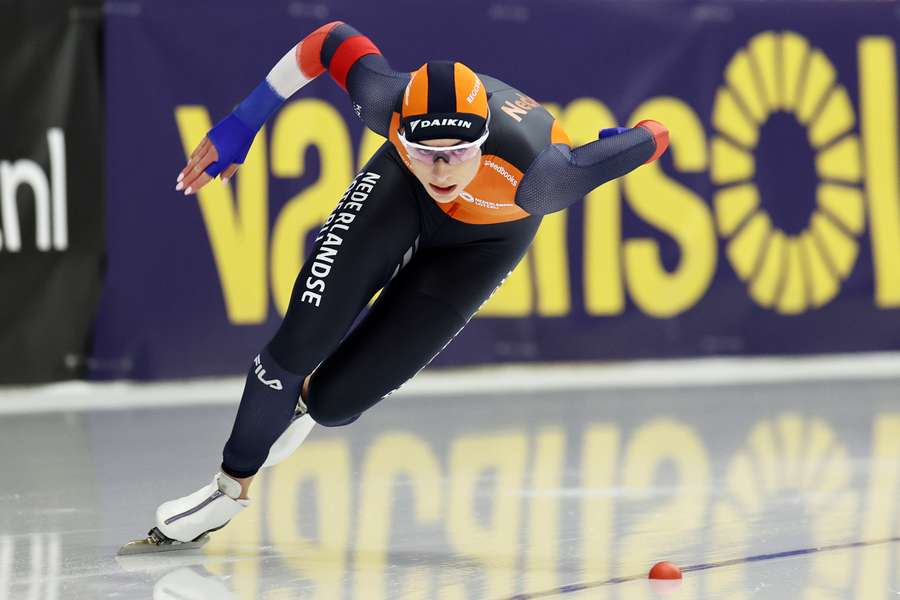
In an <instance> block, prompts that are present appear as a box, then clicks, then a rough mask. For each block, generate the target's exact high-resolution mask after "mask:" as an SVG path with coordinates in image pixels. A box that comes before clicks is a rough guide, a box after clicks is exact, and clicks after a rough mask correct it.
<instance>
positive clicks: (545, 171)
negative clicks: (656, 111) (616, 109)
mask: <svg viewBox="0 0 900 600" xmlns="http://www.w3.org/2000/svg"><path fill="white" fill-rule="evenodd" d="M668 145H669V132H668V130H667V129H666V128H665V126H663V125H662V124H661V123H657V122H656V121H641V122H640V123H638V124H637V125H636V126H635V127H633V128H631V129H624V128H616V129H612V130H606V129H604V130H603V131H602V132H601V135H600V139H599V140H596V141H594V142H591V143H589V144H585V145H584V146H579V147H578V148H572V149H570V148H568V147H567V146H565V145H563V144H553V145H552V146H548V147H547V148H545V149H544V150H543V151H542V152H541V153H540V154H539V155H538V156H537V158H535V159H534V162H533V163H532V164H531V166H530V167H528V170H527V171H526V172H525V176H524V177H523V178H522V183H521V184H520V185H519V189H518V191H517V192H516V204H518V205H519V206H520V207H522V209H523V210H525V212H527V213H529V214H532V215H546V214H549V213H553V212H556V211H559V210H563V209H564V208H568V207H569V206H571V205H572V204H574V203H576V202H578V201H579V200H581V199H582V198H584V197H585V196H586V195H587V194H588V193H589V192H590V191H591V190H593V189H594V188H596V187H599V186H600V185H602V184H604V183H606V182H607V181H610V180H612V179H615V178H617V177H621V176H623V175H625V174H627V173H629V172H631V171H633V170H634V169H636V168H637V167H639V166H641V165H642V164H645V163H648V162H653V161H654V160H656V159H657V158H659V157H660V155H661V154H662V153H663V152H665V150H666V148H667V147H668Z"/></svg>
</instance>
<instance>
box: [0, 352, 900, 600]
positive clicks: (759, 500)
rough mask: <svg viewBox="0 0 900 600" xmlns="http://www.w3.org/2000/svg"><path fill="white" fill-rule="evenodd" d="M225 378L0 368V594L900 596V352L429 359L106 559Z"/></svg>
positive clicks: (187, 447)
mask: <svg viewBox="0 0 900 600" xmlns="http://www.w3.org/2000/svg"><path fill="white" fill-rule="evenodd" d="M240 385H241V383H240V381H238V380H236V379H234V380H224V381H201V382H191V383H185V384H181V383H179V384H166V385H149V386H136V385H125V384H109V385H87V384H81V383H72V384H63V385H58V386H50V387H46V388H36V389H29V390H23V389H2V388H0V452H2V456H3V460H2V462H0V476H2V479H0V481H2V483H3V485H2V487H0V600H8V599H16V600H19V599H23V600H51V599H52V600H55V599H63V598H64V599H70V598H71V599H82V598H83V599H92V600H93V599H98V598H156V599H162V598H165V599H172V600H175V599H179V600H183V599H192V600H196V599H204V600H205V599H216V600H228V599H233V598H234V599H236V598H240V599H248V600H249V599H257V598H261V599H266V600H286V599H288V598H291V599H293V598H318V599H331V598H337V599H346V600H349V599H365V600H380V599H395V598H409V599H414V598H421V599H431V598H436V599H446V600H464V599H466V600H468V599H475V598H478V599H485V600H504V599H506V600H509V599H512V598H519V599H522V600H525V599H531V598H534V599H537V598H563V599H566V598H568V599H572V600H576V599H577V600H580V599H583V598H591V599H595V598H603V599H624V598H627V599H641V598H648V599H649V598H657V597H666V598H672V599H689V598H690V599H699V598H717V599H718V598H727V599H741V598H765V599H767V600H768V599H810V600H812V599H816V600H818V599H830V598H860V599H866V600H868V599H876V598H891V597H897V596H898V595H900V575H898V567H900V552H898V549H900V544H898V542H897V539H898V536H900V393H898V390H900V357H898V356H895V355H894V356H892V355H859V356H853V357H830V358H811V359H783V360H772V359H764V360H706V361H703V360H701V361H687V362H677V363H671V362H670V363H629V364H626V365H612V366H603V367H600V366H578V367H564V368H543V367H527V368H518V369H516V368H496V369H482V370H479V371H474V372H473V371H470V372H453V371H443V372H442V371H436V372H435V373H430V372H426V373H424V374H423V375H421V376H420V377H419V378H418V379H417V380H415V381H414V382H413V383H411V384H410V385H409V386H407V387H406V388H404V389H402V390H401V391H400V392H398V393H397V394H395V395H394V396H392V397H391V398H389V399H388V400H386V401H385V402H383V403H382V404H380V405H379V406H377V407H376V408H374V409H373V410H371V411H370V412H369V413H367V414H366V415H364V416H363V418H361V419H360V420H359V421H358V422H357V423H355V424H353V425H352V426H350V427H346V428H338V429H326V428H317V429H315V430H314V431H313V433H312V435H311V436H310V438H309V440H307V442H306V444H304V446H303V447H302V448H301V449H300V451H298V452H297V453H296V454H295V455H294V456H293V457H291V458H290V459H289V460H288V461H286V462H284V463H282V464H281V465H279V466H277V467H275V468H274V469H270V470H266V471H264V472H262V474H261V476H260V477H259V478H258V481H257V483H256V484H255V486H254V488H253V491H252V493H251V497H252V500H253V504H252V506H251V507H250V509H248V510H246V511H245V512H244V513H242V514H241V515H240V516H239V517H238V518H237V519H235V521H234V522H232V523H231V524H230V525H229V526H228V527H226V528H225V529H223V530H222V531H220V532H217V533H215V534H213V537H212V541H211V542H210V543H209V544H208V545H207V546H206V547H205V548H203V549H202V550H199V551H192V552H172V553H168V554H159V555H149V556H135V557H127V558H116V557H115V552H116V550H117V549H118V547H119V546H120V545H121V544H122V543H124V542H126V541H128V540H129V539H131V538H135V537H141V536H142V535H143V534H145V533H146V531H147V530H148V529H149V528H150V527H151V526H152V525H153V522H152V519H153V513H154V509H155V507H156V505H157V504H158V503H160V502H161V501H163V500H165V499H168V498H171V497H174V496H180V495H183V494H185V493H187V492H189V491H193V490H194V489H196V488H198V487H200V486H201V485H203V484H204V483H206V482H207V481H208V480H209V479H210V478H211V476H212V475H213V473H214V471H215V469H216V467H217V464H218V460H219V458H220V453H221V447H222V444H223V442H224V440H225V439H226V438H227V436H228V433H229V431H230V427H231V421H232V418H233V415H234V411H235V408H236V400H237V397H238V396H239V394H240ZM659 560H669V561H672V562H674V563H676V564H678V565H680V566H681V567H682V568H683V569H684V570H685V573H684V580H683V582H682V583H681V585H680V586H679V587H678V588H677V589H674V590H673V589H669V590H657V589H655V588H654V587H653V586H651V583H650V582H649V581H648V580H647V578H646V573H647V571H648V570H649V568H650V566H651V565H652V564H653V563H655V562H657V561H659Z"/></svg>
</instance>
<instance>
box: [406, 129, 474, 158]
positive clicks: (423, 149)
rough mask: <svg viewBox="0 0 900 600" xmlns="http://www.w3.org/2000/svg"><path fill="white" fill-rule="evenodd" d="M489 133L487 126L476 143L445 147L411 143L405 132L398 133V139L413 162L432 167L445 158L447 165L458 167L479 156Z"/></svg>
mask: <svg viewBox="0 0 900 600" xmlns="http://www.w3.org/2000/svg"><path fill="white" fill-rule="evenodd" d="M488 133H490V132H489V131H488V128H487V126H485V128H484V133H483V134H481V137H480V138H478V139H477V140H475V141H474V142H466V143H464V144H457V145H455V146H443V147H438V146H426V145H424V144H416V143H415V142H409V141H407V140H406V136H404V135H403V131H398V132H397V137H399V138H400V143H401V144H403V147H404V148H406V152H407V154H409V157H410V158H411V159H412V160H415V161H418V162H420V163H425V164H426V165H431V164H434V161H436V160H437V159H439V158H443V159H444V160H446V161H447V164H451V165H458V164H459V163H461V162H465V161H467V160H469V159H470V158H472V157H474V156H475V155H476V154H478V150H479V149H480V148H481V146H482V145H483V144H484V142H485V140H487V137H488Z"/></svg>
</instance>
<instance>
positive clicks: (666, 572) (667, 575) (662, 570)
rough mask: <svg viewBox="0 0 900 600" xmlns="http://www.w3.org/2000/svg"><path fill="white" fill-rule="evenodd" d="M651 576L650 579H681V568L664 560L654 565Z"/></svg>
mask: <svg viewBox="0 0 900 600" xmlns="http://www.w3.org/2000/svg"><path fill="white" fill-rule="evenodd" d="M649 577H650V579H681V569H679V568H678V566H677V565H673V564H672V563H670V562H668V561H665V560H664V561H662V562H658V563H656V564H655V565H653V568H652V569H650V575H649Z"/></svg>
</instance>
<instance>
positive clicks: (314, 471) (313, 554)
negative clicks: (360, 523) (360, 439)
mask: <svg viewBox="0 0 900 600" xmlns="http://www.w3.org/2000/svg"><path fill="white" fill-rule="evenodd" d="M267 475H268V476H269V478H270V482H269V494H268V499H269V506H268V509H267V511H266V514H267V516H268V526H269V535H270V537H271V540H272V544H273V546H274V548H275V552H276V553H278V554H279V555H281V557H282V559H281V560H282V561H284V562H285V563H287V564H289V565H290V566H291V567H293V568H294V569H295V570H296V571H297V573H299V574H301V575H302V576H303V577H305V578H306V579H309V580H312V581H313V582H315V590H316V593H315V596H314V597H315V598H322V599H325V598H338V597H340V596H341V594H342V583H343V580H344V575H345V573H346V568H347V565H346V562H347V546H348V542H349V539H350V485H349V482H350V481H351V478H350V450H349V448H348V447H347V442H346V441H343V440H335V441H321V442H317V441H307V442H306V443H305V444H303V449H302V450H300V451H299V452H297V453H295V454H294V455H293V456H292V457H290V458H289V459H287V460H286V461H284V462H283V463H281V464H280V465H278V466H277V467H275V468H273V469H271V471H270V472H269V473H267ZM308 484H312V487H313V489H314V490H315V504H314V508H311V507H310V503H309V502H307V501H305V499H304V501H301V494H300V492H301V491H302V489H303V488H304V487H306V486H307V485H308ZM312 515H315V516H316V517H318V521H317V523H310V522H309V520H310V518H311V517H312Z"/></svg>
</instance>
